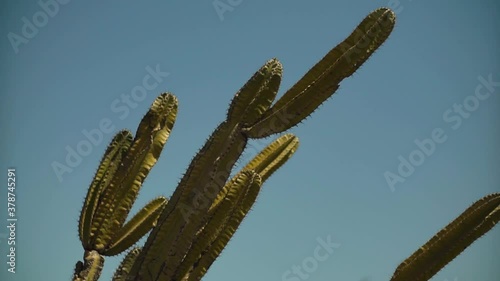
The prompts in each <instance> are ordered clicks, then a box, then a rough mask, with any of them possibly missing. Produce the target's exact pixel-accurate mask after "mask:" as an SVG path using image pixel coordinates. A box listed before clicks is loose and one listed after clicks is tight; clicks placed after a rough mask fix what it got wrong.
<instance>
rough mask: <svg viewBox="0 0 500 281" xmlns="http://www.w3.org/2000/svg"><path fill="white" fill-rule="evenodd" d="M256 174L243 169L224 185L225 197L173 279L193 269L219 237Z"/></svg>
mask: <svg viewBox="0 0 500 281" xmlns="http://www.w3.org/2000/svg"><path fill="white" fill-rule="evenodd" d="M256 175H257V176H258V174H256V173H255V172H253V171H242V172H240V173H238V174H237V175H236V176H235V177H233V178H232V179H231V180H230V181H229V182H228V183H227V184H226V185H225V186H224V189H226V192H224V198H222V199H221V200H220V201H219V204H217V208H215V209H214V210H213V212H211V214H210V217H209V219H208V222H207V224H206V225H205V227H204V228H203V229H202V230H200V231H199V233H198V234H197V235H196V238H195V240H194V241H193V245H192V246H191V248H190V250H189V252H188V253H187V255H186V257H185V258H184V260H183V261H182V263H181V265H180V266H179V267H178V268H177V270H176V272H175V275H174V278H173V280H181V279H182V277H183V276H185V275H186V273H188V271H189V270H190V269H191V267H192V266H193V264H194V263H195V262H196V260H197V259H198V258H199V256H200V255H201V253H202V252H204V251H206V250H207V249H208V247H209V246H210V244H211V243H212V242H213V241H214V240H215V239H216V238H217V236H218V235H219V233H220V231H221V230H222V228H223V226H224V225H225V224H226V223H227V220H228V219H229V217H230V215H231V214H232V213H233V212H234V211H235V209H237V208H238V203H240V201H241V198H242V197H243V196H244V195H245V194H246V193H247V191H248V188H250V187H251V186H252V184H253V183H254V182H255V181H256V180H257V177H256ZM259 178H260V177H259Z"/></svg>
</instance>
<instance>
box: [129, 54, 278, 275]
mask: <svg viewBox="0 0 500 281" xmlns="http://www.w3.org/2000/svg"><path fill="white" fill-rule="evenodd" d="M281 72H282V67H281V64H280V63H279V62H278V61H277V60H270V61H268V62H267V63H266V64H265V65H264V66H263V67H261V69H260V70H259V71H257V72H256V73H255V74H254V76H253V77H252V78H251V79H250V80H249V81H248V82H247V83H246V84H245V85H244V86H243V87H242V88H241V89H240V91H239V92H238V93H237V95H236V97H235V98H234V99H233V100H232V102H231V104H230V106H229V109H228V114H227V118H226V120H225V121H224V122H222V123H221V124H220V125H219V126H218V127H217V129H216V130H215V131H214V132H213V133H212V135H211V136H210V138H209V139H208V140H207V142H206V143H205V145H204V146H203V148H202V149H201V150H200V151H199V152H198V153H197V154H196V156H195V157H194V159H193V160H192V161H191V164H190V166H189V167H188V169H187V172H186V174H185V175H184V177H183V178H182V179H181V182H180V183H179V185H178V187H177V189H176V190H175V192H174V194H173V195H172V196H171V198H170V201H169V203H168V204H167V206H166V208H165V210H164V211H163V213H162V215H161V216H160V218H159V221H158V227H155V228H154V229H153V231H152V233H151V235H150V236H149V238H148V241H147V242H146V244H145V246H144V249H143V252H142V253H141V256H140V257H139V258H138V259H137V261H138V262H137V265H135V266H134V268H133V271H134V270H137V272H142V273H139V274H146V272H148V273H147V274H149V273H150V272H155V273H154V274H152V275H156V274H161V276H162V278H164V279H166V280H168V279H169V278H171V276H172V274H173V273H174V270H175V269H176V268H177V266H178V265H179V264H180V262H181V261H182V259H183V258H184V256H185V255H186V253H187V251H188V250H189V247H190V246H191V243H192V241H193V239H194V237H195V235H196V233H197V231H198V230H199V229H200V228H201V226H202V225H204V224H205V223H206V221H207V219H208V218H207V216H206V212H207V210H208V208H209V207H210V206H211V205H212V202H213V200H214V199H215V196H216V195H217V194H218V193H219V192H220V190H221V189H222V187H223V186H224V184H225V183H226V181H227V179H228V177H229V175H230V172H231V170H232V167H233V166H234V164H235V163H236V161H237V160H238V158H239V157H240V155H241V153H242V152H243V150H244V148H245V146H246V144H247V138H246V137H245V136H244V135H243V134H242V133H241V130H242V126H243V125H242V124H244V123H245V122H249V121H252V120H255V119H257V118H259V116H260V115H261V114H262V113H263V112H264V111H265V110H267V109H268V108H269V106H270V105H271V104H272V102H273V100H274V97H275V96H276V93H277V91H278V87H279V83H280V81H281ZM165 253H169V254H167V255H166V257H165V258H164V259H163V258H161V256H163V257H164V256H165ZM165 264H166V265H165ZM164 265H165V266H164ZM146 266H147V267H148V268H147V269H146V268H145V267H146ZM163 267H165V268H163ZM160 271H161V273H160Z"/></svg>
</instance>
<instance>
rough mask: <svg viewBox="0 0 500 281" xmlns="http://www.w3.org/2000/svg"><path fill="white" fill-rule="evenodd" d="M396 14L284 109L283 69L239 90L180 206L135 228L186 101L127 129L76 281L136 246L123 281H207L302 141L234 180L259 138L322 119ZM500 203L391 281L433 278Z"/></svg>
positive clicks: (173, 204)
mask: <svg viewBox="0 0 500 281" xmlns="http://www.w3.org/2000/svg"><path fill="white" fill-rule="evenodd" d="M394 24H395V14H394V13H393V12H392V11H391V10H390V9H387V8H380V9H377V10H375V11H373V12H371V13H370V14H369V15H368V16H367V17H366V18H365V19H364V20H363V21H362V22H361V23H360V24H359V25H358V26H357V27H356V29H355V30H354V31H353V32H352V34H351V35H349V36H348V37H347V38H346V39H345V40H344V41H343V42H341V43H340V44H339V45H337V46H336V47H335V48H333V49H332V50H331V51H329V52H328V53H327V54H326V55H325V56H324V57H323V58H322V59H321V60H320V61H319V62H318V63H316V64H315V65H314V66H313V67H312V68H311V69H310V70H309V71H308V72H307V73H306V74H305V75H304V76H303V77H302V78H301V79H300V80H299V81H297V82H296V83H295V84H294V85H293V86H292V87H291V88H290V89H289V90H288V91H286V92H285V93H284V94H283V96H282V97H280V98H279V99H278V100H277V101H276V102H275V99H276V96H277V93H278V90H279V87H280V83H281V77H282V73H283V67H282V65H281V63H280V62H279V61H278V60H277V59H275V58H273V59H270V60H268V61H267V62H266V63H265V64H264V65H263V66H262V67H261V68H260V69H259V70H258V71H257V72H255V74H254V75H253V76H252V77H251V78H250V79H249V80H248V81H247V82H246V83H245V84H244V85H243V87H241V89H239V91H238V92H237V93H236V95H235V96H234V98H233V100H232V101H231V102H230V104H229V108H228V110H227V114H226V118H225V120H224V121H222V122H221V123H220V125H219V126H218V127H217V128H216V129H215V130H214V132H213V133H212V134H211V136H210V137H209V138H208V139H207V141H206V143H205V144H204V145H203V147H202V148H201V149H200V150H199V151H198V153H197V154H196V155H195V157H194V158H193V159H192V161H191V163H190V165H189V166H188V168H187V170H186V173H185V174H184V175H183V177H182V179H181V180H180V182H179V184H178V186H177V188H176V189H175V191H174V193H173V194H172V195H171V197H170V199H168V200H167V199H166V198H165V197H158V198H156V199H154V200H152V201H151V202H149V203H148V204H147V205H146V206H145V207H144V208H142V209H141V210H140V211H139V212H138V213H137V214H136V215H135V216H134V217H132V218H131V219H130V220H128V221H127V222H125V221H126V218H127V217H128V214H129V212H130V210H131V208H132V205H133V203H134V202H135V199H136V198H137V195H138V193H139V190H140V188H141V186H142V183H143V182H144V179H145V178H146V177H147V175H148V174H149V171H150V170H151V168H152V167H153V166H154V165H155V163H156V162H157V160H158V158H159V157H160V154H161V151H162V149H163V147H164V145H165V143H166V141H167V139H168V137H169V135H170V132H171V130H172V128H173V126H174V123H175V119H176V115H177V99H176V97H175V96H174V95H172V94H171V93H164V94H162V95H160V96H159V97H158V98H157V99H156V100H155V101H154V103H153V104H152V106H151V108H150V110H149V111H148V113H147V114H146V115H145V116H144V118H143V119H142V121H141V122H140V124H139V127H138V129H137V132H136V134H135V137H133V136H132V134H131V133H130V132H128V131H120V132H118V133H117V134H116V136H115V137H114V138H113V140H112V141H111V144H110V145H109V147H108V148H107V149H106V152H105V154H104V157H103V158H102V160H101V163H100V165H99V168H98V170H97V172H96V174H95V177H94V179H93V181H92V183H91V185H90V187H89V190H88V194H87V197H86V199H85V202H84V205H83V208H82V212H81V217H80V222H79V237H80V240H81V242H82V245H83V248H84V250H85V253H84V262H78V263H77V265H76V268H75V274H74V278H73V279H74V280H88V281H94V280H97V279H98V278H99V276H100V272H101V270H102V267H103V264H104V256H110V255H117V254H120V253H122V252H124V251H126V250H127V249H129V248H131V247H132V246H133V245H134V244H136V243H137V241H139V239H140V238H141V237H143V236H144V235H146V234H147V233H148V232H150V233H149V236H148V237H147V240H146V242H145V244H144V246H143V247H136V246H134V247H132V248H131V250H129V251H128V253H127V254H126V255H125V257H124V259H123V261H122V263H121V264H120V266H119V267H118V269H117V270H116V272H115V275H114V276H113V280H114V281H131V280H135V281H153V280H155V281H180V280H183V281H196V280H201V279H202V278H203V276H204V275H205V273H206V272H207V270H208V269H209V268H210V266H211V265H212V264H213V263H214V261H215V260H216V259H217V257H218V256H219V255H220V253H221V252H222V250H223V249H224V248H225V246H226V245H227V243H228V242H229V240H230V239H231V237H232V236H233V234H234V233H235V232H236V230H237V229H238V227H239V225H240V224H241V222H242V221H243V219H244V218H245V216H246V215H247V214H248V212H249V211H250V209H251V208H252V206H253V204H254V203H255V201H256V199H257V197H258V194H259V192H260V190H261V188H262V185H263V183H264V182H265V181H266V180H267V179H268V178H269V177H270V176H271V175H272V174H273V173H274V172H275V171H276V170H277V169H279V168H280V167H281V166H282V165H283V164H284V163H285V162H286V161H287V160H288V159H289V158H290V157H291V156H292V155H293V154H294V153H295V151H296V150H297V148H298V145H299V141H298V138H297V137H296V136H294V135H292V134H286V133H285V134H283V135H282V136H280V137H278V138H277V139H275V140H274V141H273V142H272V143H271V144H269V145H268V146H267V147H266V148H265V149H263V150H262V151H261V152H260V153H258V155H256V156H255V157H254V158H253V159H252V160H251V161H249V162H248V163H247V165H246V166H244V167H243V168H242V169H241V170H240V171H238V172H237V173H235V174H234V176H232V177H231V178H230V175H231V172H232V170H233V169H234V166H235V164H236V163H237V161H238V159H239V158H240V156H241V154H242V153H243V151H244V150H245V147H246V145H247V143H248V141H249V140H250V139H258V138H265V137H269V136H272V135H275V134H280V133H283V132H285V131H286V130H288V129H290V128H292V127H294V126H296V125H297V124H299V123H300V122H302V121H303V120H304V119H305V118H306V117H308V116H309V115H310V114H312V113H313V112H314V111H315V110H316V109H317V108H318V107H319V106H320V105H321V104H322V103H323V102H325V101H326V100H327V99H328V98H329V97H331V96H332V95H333V94H334V93H335V91H336V90H337V89H338V88H339V84H340V82H341V81H342V80H343V79H344V78H347V77H349V76H351V75H352V74H353V73H354V72H355V71H356V70H357V69H358V68H359V67H360V66H361V65H362V64H363V63H364V62H365V61H366V60H367V59H368V58H369V57H370V56H371V55H372V54H373V53H374V52H375V51H376V50H377V49H378V48H379V47H380V46H381V44H382V43H383V42H384V41H385V40H386V39H387V38H388V37H389V35H390V33H391V32H392V30H393V28H394ZM499 200H500V197H499V195H498V194H497V195H492V196H490V197H486V198H485V199H483V200H480V201H479V202H478V203H476V204H474V205H473V206H472V207H471V208H470V209H468V210H467V211H466V212H465V213H464V214H463V215H461V216H460V217H459V218H458V219H457V220H455V221H454V222H452V223H451V224H450V225H449V226H447V227H446V228H445V229H443V230H442V231H441V232H439V233H438V234H437V235H436V236H435V237H434V238H433V239H431V240H430V241H429V242H428V243H427V244H426V245H424V246H423V247H422V248H421V249H420V250H419V251H417V252H416V253H415V254H413V255H412V256H411V257H409V258H408V259H407V260H406V261H405V262H403V264H401V265H400V266H399V267H398V268H397V270H396V272H395V274H394V277H393V279H392V280H391V281H400V280H415V281H419V280H427V279H428V278H430V277H431V276H432V275H434V274H435V273H436V272H437V271H438V270H440V269H441V268H442V267H444V266H445V265H446V264H447V263H448V262H449V261H450V260H452V259H453V258H454V257H455V256H456V255H458V254H459V253H460V252H461V251H462V250H463V249H465V247H467V246H468V245H470V244H471V243H472V242H473V241H474V240H475V239H477V238H478V237H480V236H481V235H483V234H484V233H485V232H487V231H488V230H489V229H491V227H493V225H494V224H495V223H496V222H498V219H499V213H500V212H499V211H498V209H499V207H498V205H499V202H498V201H499Z"/></svg>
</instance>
